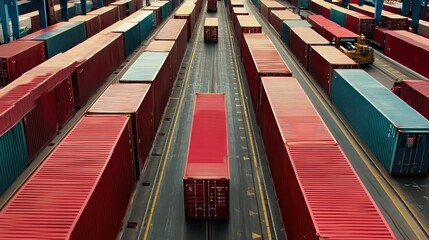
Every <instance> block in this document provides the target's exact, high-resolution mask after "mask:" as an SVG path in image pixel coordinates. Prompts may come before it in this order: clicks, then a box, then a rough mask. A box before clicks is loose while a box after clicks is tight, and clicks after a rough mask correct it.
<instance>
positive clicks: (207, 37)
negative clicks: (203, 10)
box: [204, 0, 218, 42]
mask: <svg viewBox="0 0 429 240" xmlns="http://www.w3.org/2000/svg"><path fill="white" fill-rule="evenodd" d="M215 1H217V0H215ZM217 35H218V21H217V18H206V20H205V22H204V42H217V38H218V36H217Z"/></svg>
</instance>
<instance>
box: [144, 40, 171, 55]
mask: <svg viewBox="0 0 429 240" xmlns="http://www.w3.org/2000/svg"><path fill="white" fill-rule="evenodd" d="M175 43H176V42H175V41H169V40H166V41H162V40H152V41H151V42H150V43H149V45H147V47H146V48H145V50H144V51H145V52H170V51H171V50H173V47H174V44H175Z"/></svg>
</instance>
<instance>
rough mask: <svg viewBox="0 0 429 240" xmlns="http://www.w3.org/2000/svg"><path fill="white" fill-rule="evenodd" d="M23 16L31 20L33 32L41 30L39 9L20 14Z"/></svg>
mask: <svg viewBox="0 0 429 240" xmlns="http://www.w3.org/2000/svg"><path fill="white" fill-rule="evenodd" d="M20 16H21V17H29V18H30V21H31V32H36V31H39V30H40V16H39V11H34V12H29V13H26V14H20Z"/></svg>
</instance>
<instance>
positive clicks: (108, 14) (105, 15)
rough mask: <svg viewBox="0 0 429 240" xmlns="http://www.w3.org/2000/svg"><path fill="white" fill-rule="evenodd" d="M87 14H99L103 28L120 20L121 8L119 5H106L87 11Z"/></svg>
mask: <svg viewBox="0 0 429 240" xmlns="http://www.w3.org/2000/svg"><path fill="white" fill-rule="evenodd" d="M87 15H97V16H98V17H99V19H100V27H101V30H103V29H105V28H107V27H109V26H110V25H113V24H114V23H115V22H117V21H119V10H118V7H117V6H106V7H102V8H99V9H96V10H94V11H91V12H89V13H87Z"/></svg>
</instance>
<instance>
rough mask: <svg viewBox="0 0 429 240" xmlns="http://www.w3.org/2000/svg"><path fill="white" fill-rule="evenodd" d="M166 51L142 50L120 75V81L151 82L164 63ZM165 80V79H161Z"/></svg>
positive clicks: (166, 55)
mask: <svg viewBox="0 0 429 240" xmlns="http://www.w3.org/2000/svg"><path fill="white" fill-rule="evenodd" d="M168 54H169V53H168V52H143V53H142V55H140V57H139V58H137V60H136V61H135V62H134V63H133V64H132V65H131V67H130V68H129V69H128V70H127V72H126V73H125V74H124V75H123V76H122V77H121V79H120V81H121V82H152V81H155V79H156V76H158V73H159V71H160V70H161V68H162V66H163V65H164V64H165V61H166V59H167V57H168ZM163 80H165V79H163Z"/></svg>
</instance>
